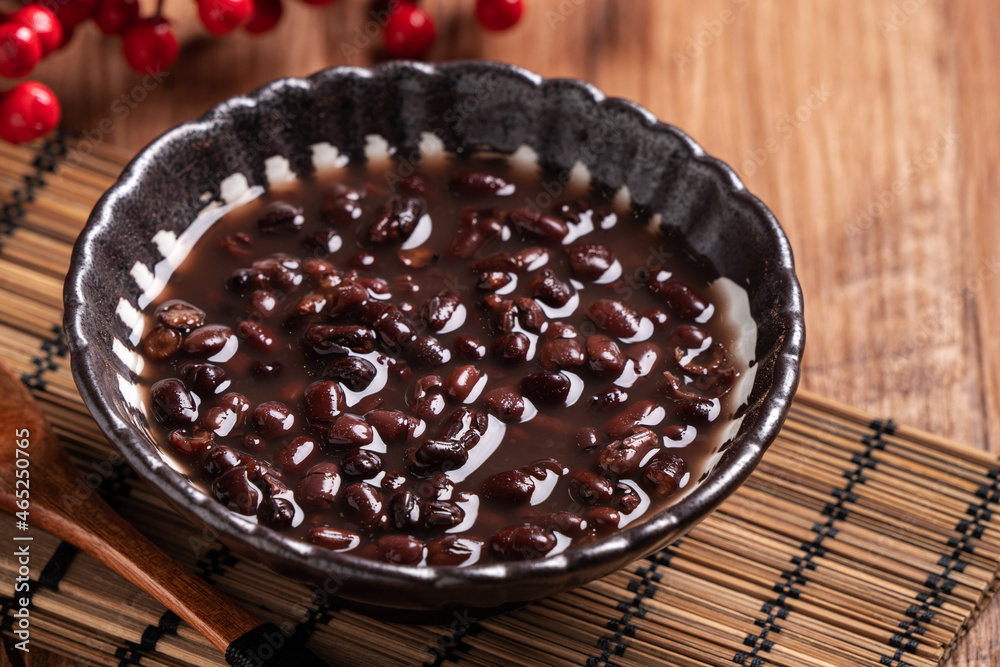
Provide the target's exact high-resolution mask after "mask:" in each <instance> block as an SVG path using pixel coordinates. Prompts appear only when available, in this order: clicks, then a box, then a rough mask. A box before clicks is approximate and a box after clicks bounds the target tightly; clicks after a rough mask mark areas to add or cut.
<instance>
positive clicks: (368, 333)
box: [142, 154, 755, 566]
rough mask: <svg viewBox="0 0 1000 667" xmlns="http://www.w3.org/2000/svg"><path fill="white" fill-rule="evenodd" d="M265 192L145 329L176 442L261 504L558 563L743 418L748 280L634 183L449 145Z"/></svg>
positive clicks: (356, 545) (201, 474) (680, 487)
mask: <svg viewBox="0 0 1000 667" xmlns="http://www.w3.org/2000/svg"><path fill="white" fill-rule="evenodd" d="M376 165H378V166H376ZM249 199H250V201H248V202H245V203H242V204H240V205H238V206H232V207H230V208H231V210H228V211H226V212H225V213H224V215H221V216H220V217H219V218H218V220H217V221H216V222H214V224H212V225H211V226H210V227H209V228H208V229H207V230H206V231H205V232H204V233H203V234H202V235H201V237H200V239H199V240H198V241H197V242H196V243H195V244H194V245H193V247H192V249H191V251H190V252H189V254H188V256H187V257H186V259H184V261H183V263H181V264H180V265H179V266H178V267H177V269H176V270H175V271H174V273H173V275H172V276H171V277H170V278H169V280H168V281H167V283H166V286H165V288H164V289H163V291H162V292H161V294H160V295H159V297H158V298H157V299H156V300H155V301H154V302H153V303H152V304H150V305H149V307H148V308H147V309H146V313H145V315H146V328H145V332H146V333H145V336H144V337H143V340H142V348H143V351H144V356H145V366H144V370H143V379H144V383H145V386H146V387H147V403H148V407H149V411H150V414H151V416H152V421H153V423H154V431H155V432H156V435H157V437H158V438H159V440H160V442H161V447H162V449H163V451H164V453H165V454H166V455H167V456H168V457H169V458H170V459H171V460H172V461H173V463H174V464H175V465H176V466H177V467H179V468H180V469H182V470H183V471H184V472H185V473H186V474H187V475H189V476H190V478H191V479H192V481H193V482H194V483H196V484H198V485H200V487H201V488H203V489H204V491H205V492H206V493H208V494H210V495H211V496H213V497H214V498H216V499H217V500H218V502H220V503H222V504H223V505H225V506H226V507H228V508H229V509H230V510H231V511H233V512H235V513H236V514H238V515H240V516H242V517H243V518H245V519H246V520H247V521H252V522H259V523H261V524H264V525H267V526H269V527H271V528H273V529H275V530H278V531H281V532H283V533H287V534H290V535H294V536H296V537H298V538H301V539H302V540H306V541H308V542H311V543H313V544H315V545H319V546H321V547H325V548H328V549H331V550H334V551H350V552H351V553H354V554H357V555H359V556H362V557H366V558H372V559H379V560H383V561H387V562H392V563H400V564H410V565H414V566H420V565H468V564H472V563H476V562H490V561H496V560H521V559H529V558H542V557H545V556H546V555H551V554H555V553H559V552H562V551H563V550H565V549H567V548H570V549H571V548H573V546H574V545H579V544H584V543H589V542H592V541H594V540H599V539H601V538H602V536H605V535H608V534H610V533H613V532H615V531H618V530H620V529H622V528H624V527H625V526H627V525H629V524H630V523H632V522H634V521H641V520H642V519H643V518H644V517H648V516H651V515H652V514H654V513H655V512H656V511H657V510H659V509H662V508H663V507H665V506H666V505H668V504H670V503H672V502H675V501H676V499H678V498H680V497H681V496H683V495H684V494H685V493H686V492H687V491H689V490H690V489H691V488H692V487H693V486H694V485H696V484H697V483H698V481H699V480H700V479H702V478H703V477H704V476H705V474H707V472H708V470H709V469H710V467H711V465H712V464H713V462H714V460H715V458H717V457H718V455H719V452H720V449H721V448H723V447H724V445H725V443H726V442H727V441H728V440H729V439H730V438H731V437H732V436H733V435H734V434H735V432H736V426H738V423H737V420H735V419H734V416H735V415H736V414H737V412H738V410H739V408H740V406H741V404H742V403H743V401H744V400H745V398H746V394H747V392H748V391H749V384H750V382H748V378H749V376H751V375H752V370H753V369H752V362H751V360H750V359H749V358H748V357H747V356H746V354H744V353H742V352H741V350H746V349H749V350H750V351H751V354H752V349H753V347H752V340H751V341H750V343H751V344H750V345H749V346H748V345H747V340H746V338H747V336H750V337H751V338H752V337H753V336H754V335H755V334H754V333H753V332H755V327H753V326H748V324H749V325H752V321H749V320H748V317H749V316H748V315H747V316H746V317H741V316H737V315H736V314H734V313H738V312H740V309H739V307H738V305H737V306H734V302H738V301H739V297H738V296H737V297H734V296H733V295H734V294H737V295H738V294H739V293H741V290H739V288H736V287H735V285H734V284H733V283H731V282H729V281H726V280H725V279H722V280H716V279H715V278H716V277H717V274H716V272H715V271H713V269H712V267H710V266H706V265H704V264H703V263H701V262H699V261H698V260H696V259H695V258H693V257H692V256H691V255H690V254H689V253H687V252H686V250H685V246H684V245H683V243H682V242H681V241H680V240H678V239H673V238H670V237H668V236H665V235H663V234H662V233H661V232H659V231H657V229H656V228H657V224H656V223H657V218H656V217H655V216H649V215H648V214H644V213H642V212H639V211H635V210H632V209H631V207H630V205H629V201H628V195H627V192H624V191H622V192H618V193H615V192H610V191H607V192H605V191H602V190H600V189H599V188H594V187H590V186H589V185H588V182H587V179H586V175H585V174H583V175H582V176H581V174H580V173H578V171H577V170H573V171H572V172H567V171H563V172H557V171H553V170H546V169H542V168H539V167H537V165H534V164H532V163H530V162H524V161H521V162H519V161H517V160H511V159H508V158H505V157H501V156H495V155H481V156H468V157H459V156H454V155H445V154H442V155H440V156H438V158H437V159H434V160H431V159H427V160H424V161H423V162H422V163H421V164H419V165H412V164H409V163H406V162H403V161H397V160H395V159H385V160H382V161H381V162H377V161H369V162H368V163H362V164H358V165H353V164H352V165H347V166H342V167H340V168H337V169H328V170H326V171H325V172H322V173H319V174H317V175H316V176H314V177H312V178H310V179H308V180H303V181H298V180H290V181H288V182H286V183H285V184H284V185H281V186H274V185H272V187H271V188H270V189H269V190H267V191H266V192H261V193H259V196H257V197H255V198H254V197H250V198H249ZM723 283H728V286H726V289H723V285H722V284H723ZM743 298H744V300H745V297H743ZM745 310H746V312H747V313H748V312H749V309H748V308H746V309H745ZM751 381H752V380H751Z"/></svg>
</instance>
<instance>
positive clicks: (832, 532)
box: [733, 419, 909, 667]
mask: <svg viewBox="0 0 1000 667" xmlns="http://www.w3.org/2000/svg"><path fill="white" fill-rule="evenodd" d="M871 428H872V431H873V433H872V434H871V435H865V436H863V437H862V438H861V442H862V444H864V445H865V451H864V453H863V454H854V455H852V456H851V463H853V464H854V470H852V471H850V472H848V471H845V472H844V473H842V474H843V476H844V477H846V478H847V483H846V484H844V486H843V487H841V488H839V489H833V490H832V491H831V495H832V496H833V497H834V498H835V499H836V500H835V502H832V503H826V505H824V506H823V510H822V512H823V514H824V515H826V516H827V519H826V521H824V522H822V523H819V522H817V523H815V524H813V527H812V530H813V532H814V533H816V537H814V538H813V540H812V541H811V542H803V543H802V544H801V545H799V548H800V549H801V550H802V551H803V552H804V555H801V556H792V558H791V563H792V565H794V566H795V568H794V569H792V570H785V571H784V572H782V573H781V581H778V582H777V583H775V584H774V587H773V589H774V592H775V593H777V594H778V596H777V597H776V598H775V599H774V600H772V601H770V602H765V603H764V604H763V605H762V606H761V608H760V611H761V613H763V614H767V616H765V617H764V618H756V619H754V625H756V626H757V627H759V628H761V630H760V632H758V633H757V634H748V635H747V636H746V637H745V638H744V639H743V643H744V644H745V645H746V646H747V647H748V648H749V650H739V651H737V652H736V653H735V655H733V662H734V663H736V664H738V665H743V666H744V667H763V666H764V665H766V664H767V662H766V661H765V660H764V658H762V657H761V656H760V655H759V654H760V653H761V652H764V653H767V652H769V651H770V650H771V648H772V647H773V646H774V640H772V639H769V636H770V635H771V634H780V633H781V629H782V628H781V625H779V624H778V621H779V620H784V619H785V618H787V617H788V614H789V612H790V611H791V610H790V609H789V608H788V607H787V606H785V601H786V600H787V599H788V598H792V599H797V598H798V597H799V596H800V595H801V593H802V592H801V591H800V590H799V589H798V588H796V585H798V586H802V585H804V584H805V583H806V582H807V581H808V579H807V578H806V576H805V574H806V570H815V569H816V563H815V562H813V558H822V557H823V556H824V555H825V554H826V549H825V548H823V541H824V540H825V539H826V538H827V537H831V538H832V537H836V535H837V529H836V528H835V527H834V524H835V523H836V522H837V521H840V520H842V519H846V518H847V517H848V515H849V513H850V510H849V508H847V507H846V504H847V503H853V502H855V501H856V500H857V499H858V495H857V494H856V493H855V492H854V487H855V486H856V485H858V484H864V483H865V477H864V474H863V473H864V471H865V470H866V469H874V468H875V467H876V465H877V464H878V461H876V460H875V458H874V454H875V452H876V451H877V450H883V449H885V443H884V442H882V435H883V434H892V433H893V432H894V431H895V429H896V426H895V424H893V422H892V420H891V419H890V420H889V421H887V422H882V421H881V420H876V421H873V422H872V423H871ZM898 667H909V665H906V664H905V663H900V665H899V666H898Z"/></svg>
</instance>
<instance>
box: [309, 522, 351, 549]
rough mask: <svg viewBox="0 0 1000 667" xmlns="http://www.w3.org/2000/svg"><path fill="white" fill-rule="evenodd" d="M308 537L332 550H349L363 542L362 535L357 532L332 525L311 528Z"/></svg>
mask: <svg viewBox="0 0 1000 667" xmlns="http://www.w3.org/2000/svg"><path fill="white" fill-rule="evenodd" d="M306 539H308V540H309V541H310V542H312V543H313V544H316V545H318V546H321V547H326V548H327V549H330V550H331V551H349V550H351V549H353V548H355V547H356V546H358V545H359V544H361V536H360V535H358V534H357V533H355V532H353V531H350V530H342V529H340V528H332V527H330V526H316V527H315V528H311V529H310V530H309V535H308V537H307V538H306Z"/></svg>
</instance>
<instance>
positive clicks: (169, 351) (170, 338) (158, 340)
mask: <svg viewBox="0 0 1000 667" xmlns="http://www.w3.org/2000/svg"><path fill="white" fill-rule="evenodd" d="M183 340H184V336H183V335H182V334H181V332H180V331H177V330H176V329H168V328H167V327H163V326H159V327H156V328H155V329H153V330H152V331H150V332H149V333H148V334H146V336H145V338H143V339H142V351H143V352H145V353H146V356H147V357H149V358H150V359H153V360H154V361H162V360H164V359H167V358H169V357H172V356H173V355H174V354H176V353H177V351H178V350H180V349H181V341H183Z"/></svg>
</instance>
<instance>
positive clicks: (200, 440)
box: [170, 426, 215, 456]
mask: <svg viewBox="0 0 1000 667" xmlns="http://www.w3.org/2000/svg"><path fill="white" fill-rule="evenodd" d="M214 443H215V435H214V434H213V433H212V432H211V431H207V430H205V429H203V428H198V427H197V426H195V427H194V428H193V429H190V431H189V430H186V429H174V430H173V431H171V432H170V444H171V445H172V446H173V448H174V450H175V451H177V452H178V453H179V454H184V455H185V456H197V455H199V454H202V453H204V452H205V451H206V450H208V449H209V448H210V447H211V446H212V445H213V444H214Z"/></svg>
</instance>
